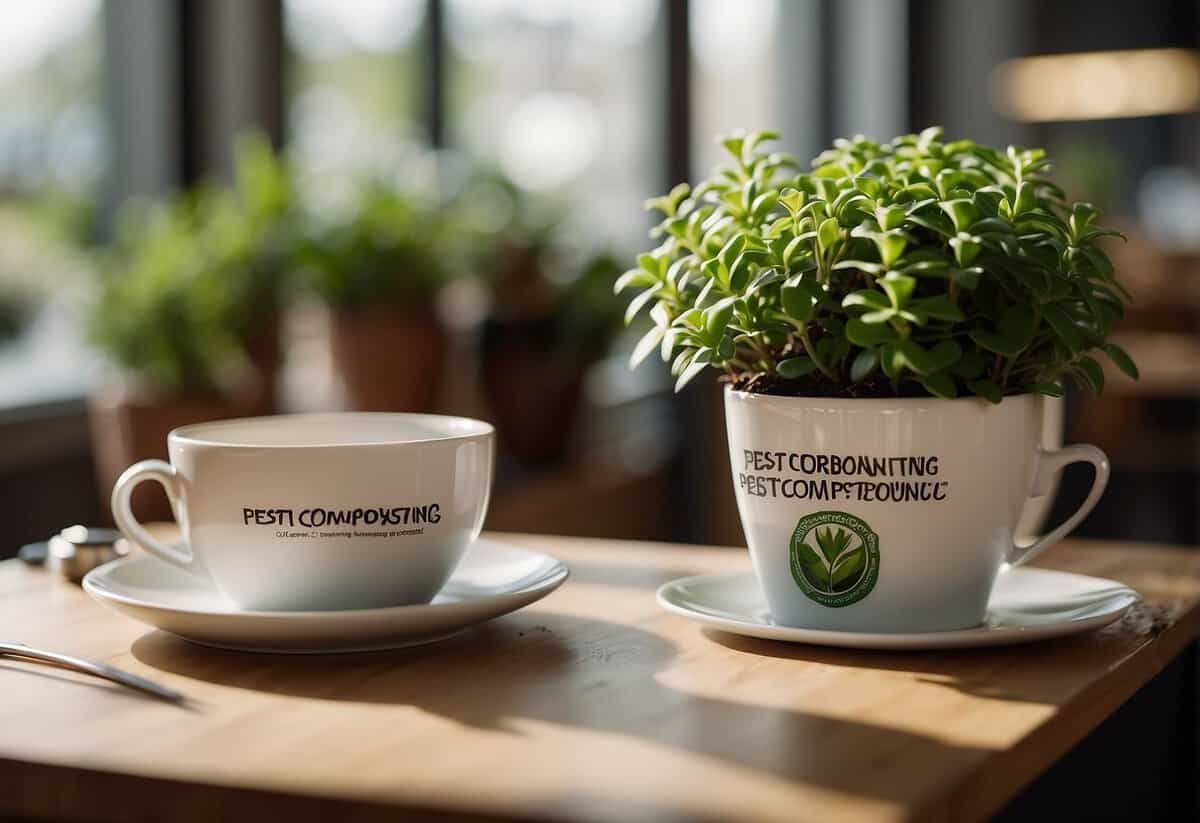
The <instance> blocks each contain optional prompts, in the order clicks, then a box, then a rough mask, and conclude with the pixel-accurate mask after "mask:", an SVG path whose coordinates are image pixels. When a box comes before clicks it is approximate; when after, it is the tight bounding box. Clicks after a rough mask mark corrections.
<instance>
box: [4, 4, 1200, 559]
mask: <svg viewBox="0 0 1200 823" xmlns="http://www.w3.org/2000/svg"><path fill="white" fill-rule="evenodd" d="M1197 111H1200V4H1198V3H1197V2H1195V0H1142V2H1139V3H1137V4H1130V3H1127V2H1120V0H1056V2H1053V3H1046V2H1037V0H1007V2H1003V3H1002V2H961V0H957V1H956V0H741V1H740V2H728V0H604V2H571V0H12V2H9V3H6V5H5V21H4V25H3V26H2V27H0V514H2V515H3V521H4V522H5V523H6V524H7V527H8V529H9V530H10V534H9V535H8V538H9V539H6V540H5V541H3V543H0V556H6V555H8V554H11V553H13V552H15V550H16V548H17V547H18V546H19V545H21V544H22V543H23V542H27V541H31V540H35V539H44V538H45V537H47V536H48V535H49V534H51V533H52V532H55V531H57V530H58V529H60V528H62V527H63V526H65V525H68V524H70V523H75V522H87V523H102V522H106V521H107V520H108V515H107V511H106V502H105V501H106V499H107V493H108V489H110V488H111V485H112V481H113V479H114V478H115V476H116V474H117V473H118V472H119V471H120V469H122V468H124V467H125V466H126V465H128V464H129V463H132V462H134V461H135V460H137V459H141V458H145V457H152V456H165V437H166V433H167V431H169V430H170V429H171V428H173V427H174V426H176V425H180V424H183V423H186V422H190V421H193V420H199V419H211V418H217V417H229V416H242V415H247V414H263V413H270V412H278V411H303V410H320V409H345V408H360V409H392V410H430V411H443V412H451V413H459V414H467V415H472V416H478V417H483V418H485V419H488V420H492V421H494V422H495V423H496V424H497V427H498V430H499V433H500V438H501V446H502V455H501V458H500V461H499V465H498V477H497V487H496V494H495V497H494V502H493V506H492V512H491V514H490V516H489V520H488V526H489V527H490V528H494V529H513V530H527V531H537V532H555V533H567V534H577V535H598V536H617V537H632V538H652V539H677V540H689V541H698V542H709V543H727V544H735V545H736V544H741V543H742V536H741V530H740V527H739V525H738V523H737V515H736V510H735V507H734V502H733V493H732V485H731V481H730V478H729V475H728V466H727V456H726V454H725V434H724V423H723V419H722V415H721V411H720V397H719V389H718V387H717V386H716V384H715V382H713V381H711V380H708V381H704V380H697V381H696V384H694V385H693V386H691V387H689V389H688V390H687V391H686V392H684V393H683V394H681V395H678V396H676V395H673V394H672V392H671V384H670V381H669V380H668V378H667V375H666V373H665V369H661V368H660V369H658V370H656V368H655V367H654V366H653V365H649V364H647V365H645V366H643V367H641V368H640V369H638V370H637V371H635V372H630V371H629V370H628V369H627V368H626V360H627V357H628V351H629V348H630V346H631V342H632V341H633V340H636V339H637V336H638V335H637V330H636V329H634V330H632V331H627V330H625V329H624V328H623V323H622V320H621V315H622V306H621V304H620V302H618V301H616V300H615V299H614V298H613V297H612V294H611V292H612V290H611V283H612V280H613V278H614V277H615V275H616V274H617V273H618V272H619V271H621V270H623V269H624V268H626V267H628V265H629V261H631V260H632V258H633V256H634V255H635V254H636V253H637V252H639V251H642V250H644V249H647V248H649V241H647V240H646V237H645V233H646V230H647V229H648V228H649V225H650V219H649V217H648V216H647V215H646V214H645V213H644V212H643V210H642V205H641V204H642V201H643V199H645V198H646V197H650V196H653V195H656V194H659V193H661V192H663V191H666V190H667V189H668V188H669V187H670V186H671V185H673V184H674V183H677V182H679V181H682V180H692V179H696V178H697V177H698V176H700V175H702V174H704V173H706V172H707V171H708V170H709V168H710V167H711V165H712V164H713V163H714V162H715V161H716V159H717V145H716V142H715V139H714V138H715V136H716V135H717V134H718V133H720V132H728V131H731V130H733V129H737V128H745V129H747V130H753V129H759V128H772V129H776V130H778V131H780V132H781V133H782V134H783V135H784V139H783V142H782V146H781V147H782V148H783V149H785V150H787V151H790V152H793V153H794V154H795V155H796V156H797V157H800V158H809V157H812V156H814V155H815V154H816V153H817V152H818V151H819V150H820V149H821V148H822V147H823V146H824V145H825V144H827V143H828V142H829V141H830V140H831V139H832V138H833V137H835V136H838V135H850V134H854V133H864V134H867V135H870V136H873V137H876V138H882V139H888V138H890V137H892V136H894V135H896V134H899V133H903V132H907V131H913V130H919V129H921V128H923V127H925V126H927V125H931V124H942V125H944V126H945V127H946V131H947V135H948V136H952V137H958V136H962V137H971V138H973V139H975V140H978V141H980V142H986V143H994V144H999V145H1005V144H1008V143H1017V144H1025V145H1044V146H1046V147H1047V148H1048V149H1049V151H1050V153H1051V155H1052V156H1053V157H1054V158H1055V159H1056V160H1057V169H1058V176H1059V178H1060V181H1061V182H1062V183H1063V184H1064V185H1065V187H1066V189H1067V190H1068V194H1069V195H1070V196H1071V197H1073V198H1076V199H1086V200H1090V201H1092V202H1094V203H1095V204H1097V205H1098V206H1100V207H1101V208H1103V209H1104V210H1105V212H1106V216H1107V221H1108V222H1109V223H1110V224H1112V225H1114V226H1116V227H1119V228H1121V229H1122V230H1123V231H1125V232H1126V233H1127V234H1128V236H1129V242H1128V243H1127V244H1123V245H1121V244H1118V245H1116V246H1114V247H1113V248H1112V249H1111V253H1112V255H1113V257H1114V260H1115V262H1116V264H1117V269H1118V272H1119V273H1120V274H1121V275H1122V276H1123V277H1124V279H1125V282H1126V283H1127V285H1128V286H1129V288H1130V290H1131V291H1132V292H1133V294H1134V306H1133V310H1132V311H1131V312H1130V313H1129V316H1128V317H1127V319H1126V320H1125V321H1124V324H1123V326H1122V327H1121V329H1120V332H1119V339H1120V343H1121V344H1122V345H1123V346H1124V347H1125V348H1126V349H1128V350H1129V351H1130V352H1131V353H1132V355H1133V356H1134V358H1135V359H1136V360H1137V361H1138V364H1139V366H1140V368H1141V372H1142V379H1141V381H1140V382H1138V383H1133V382H1131V381H1128V380H1124V379H1120V378H1119V377H1117V376H1115V375H1113V377H1114V379H1112V380H1110V381H1109V383H1108V386H1109V388H1108V390H1107V392H1106V394H1105V396H1104V397H1103V399H1101V400H1095V399H1091V398H1087V397H1082V396H1078V395H1069V396H1068V397H1067V400H1066V402H1065V404H1064V406H1063V409H1062V414H1063V419H1064V421H1065V437H1066V439H1067V440H1086V441H1090V442H1093V443H1097V444H1098V445H1100V446H1101V447H1102V448H1104V449H1105V450H1106V451H1107V452H1108V453H1109V455H1110V456H1111V458H1112V462H1113V466H1114V475H1113V481H1112V483H1111V484H1110V487H1109V491H1108V493H1107V495H1106V496H1105V498H1104V500H1103V501H1102V502H1101V504H1100V506H1099V507H1098V508H1097V509H1096V510H1095V512H1094V513H1093V514H1092V516H1091V517H1090V518H1089V520H1088V521H1087V522H1086V524H1085V525H1084V527H1083V528H1082V530H1081V532H1082V533H1083V534H1085V535H1088V536H1096V537H1112V538H1126V539H1135V540H1154V541H1168V542H1176V543H1187V544H1194V543H1198V542H1200V535H1198V534H1197V532H1198V528H1200V514H1198V513H1197V508H1198V507H1197V503H1198V502H1200V495H1198V472H1200V448H1198V443H1197V441H1198V435H1200V428H1198V424H1200V419H1198V415H1197V397H1198V396H1200V337H1197V318H1198V316H1200V128H1198V126H1200V119H1198V117H1197ZM1085 471H1086V470H1084V469H1080V472H1081V476H1078V477H1076V476H1075V475H1074V474H1070V473H1069V474H1068V475H1067V477H1066V478H1065V480H1064V483H1063V487H1062V489H1061V490H1060V494H1059V495H1058V498H1057V507H1058V508H1059V509H1060V510H1064V511H1066V510H1070V509H1071V508H1073V507H1074V505H1075V504H1076V503H1077V502H1078V500H1079V498H1080V497H1081V496H1082V494H1083V491H1084V490H1085V489H1086V487H1087V484H1088V482H1089V478H1088V477H1087V476H1086V475H1084V474H1083V473H1084V472H1085ZM139 491H141V492H143V493H144V495H145V496H144V497H143V498H141V499H139V500H138V501H137V505H138V508H139V509H140V510H141V513H142V515H143V516H144V517H157V518H165V517H166V516H168V514H169V512H168V511H167V509H166V505H165V498H162V497H161V493H160V492H159V491H158V490H157V489H153V490H151V489H148V488H146V487H143V488H142V489H140V490H139Z"/></svg>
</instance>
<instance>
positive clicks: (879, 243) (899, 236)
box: [871, 231, 908, 268]
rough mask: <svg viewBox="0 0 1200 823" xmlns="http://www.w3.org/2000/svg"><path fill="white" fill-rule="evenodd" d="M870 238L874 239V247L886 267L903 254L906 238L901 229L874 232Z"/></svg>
mask: <svg viewBox="0 0 1200 823" xmlns="http://www.w3.org/2000/svg"><path fill="white" fill-rule="evenodd" d="M871 239H872V240H874V241H875V248H876V250H878V252H879V260H880V262H882V263H883V265H884V266H887V267H888V268H890V267H891V266H892V265H893V264H894V263H895V262H896V261H897V260H899V259H900V256H901V255H902V254H904V249H905V247H906V246H907V245H908V238H907V237H906V236H905V234H904V232H902V231H890V232H886V233H880V234H876V235H874V236H873V237H872V238H871Z"/></svg>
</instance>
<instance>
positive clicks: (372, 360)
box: [330, 309, 449, 412]
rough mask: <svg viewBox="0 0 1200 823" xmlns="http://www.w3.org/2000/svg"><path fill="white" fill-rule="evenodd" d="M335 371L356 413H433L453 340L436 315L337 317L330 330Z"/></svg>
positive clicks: (375, 312) (392, 312) (382, 312)
mask: <svg viewBox="0 0 1200 823" xmlns="http://www.w3.org/2000/svg"><path fill="white" fill-rule="evenodd" d="M330 334H331V340H330V349H331V353H332V355H333V367H334V369H336V370H337V373H338V375H339V376H340V377H341V378H342V382H343V385H344V386H345V389H346V400H347V402H348V404H349V406H350V408H352V409H355V410H357V411H393V412H398V411H407V412H427V411H432V410H433V409H434V408H435V407H436V404H437V401H438V399H439V395H440V393H441V387H442V381H443V377H444V371H445V368H446V350H447V348H448V346H449V336H448V335H447V333H446V330H445V328H444V327H443V326H442V324H441V322H440V321H439V320H438V318H437V315H435V314H434V313H433V312H432V311H423V312H418V311H404V310H400V309H368V310H366V311H358V312H338V313H336V314H335V315H334V316H333V321H332V323H331V324H330Z"/></svg>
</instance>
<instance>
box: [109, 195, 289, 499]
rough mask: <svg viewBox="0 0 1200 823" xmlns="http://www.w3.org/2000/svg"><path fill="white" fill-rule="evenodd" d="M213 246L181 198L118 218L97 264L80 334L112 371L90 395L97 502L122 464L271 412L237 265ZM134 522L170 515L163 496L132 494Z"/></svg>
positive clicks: (239, 263) (236, 257)
mask: <svg viewBox="0 0 1200 823" xmlns="http://www.w3.org/2000/svg"><path fill="white" fill-rule="evenodd" d="M210 241H214V238H213V237H212V234H211V233H206V232H205V231H204V230H203V229H202V228H201V224H199V223H198V222H197V220H196V210H195V207H194V205H193V204H191V203H190V202H189V201H187V200H183V201H180V202H178V203H175V204H173V205H170V206H160V207H156V208H153V209H151V210H149V211H143V212H140V213H138V214H137V215H130V214H127V215H126V220H125V221H124V223H123V230H122V231H121V233H120V235H119V237H118V240H117V242H116V244H115V246H114V248H113V250H112V251H111V252H110V254H109V255H108V257H107V259H106V261H105V263H104V265H103V267H102V269H103V270H102V273H101V274H102V279H101V283H100V286H99V293H98V295H97V296H96V299H95V300H94V302H93V304H92V306H91V316H90V318H89V332H90V337H91V340H92V342H93V344H94V345H95V346H96V347H97V348H98V349H99V350H100V352H101V353H102V354H103V355H104V356H105V358H106V359H107V360H108V361H109V363H110V365H111V366H112V367H113V368H112V370H111V371H110V372H109V373H108V374H107V375H106V376H105V378H104V379H103V380H101V381H100V382H99V384H98V385H97V387H96V389H95V390H94V391H93V393H92V396H91V398H90V409H89V418H90V424H91V431H92V444H93V454H94V457H95V461H96V472H97V478H98V482H99V487H100V493H101V496H102V497H107V495H108V494H109V493H110V492H111V490H112V486H113V483H114V482H115V480H116V478H117V476H118V475H119V474H120V472H121V471H122V470H124V469H125V467H127V466H129V465H130V464H132V463H135V462H137V461H138V460H142V459H145V458H150V457H165V456H166V455H165V453H164V448H165V443H166V435H167V433H168V432H169V431H170V430H171V429H173V428H176V427H177V426H181V425H184V424H186V423H193V422H197V421H201V420H212V419H218V418H228V417H244V416H253V415H260V414H267V413H270V411H271V410H272V409H271V405H270V392H269V391H267V390H266V389H265V386H264V376H263V375H262V374H260V373H259V372H258V370H257V369H256V368H255V366H254V364H253V363H252V361H251V358H250V356H249V353H248V348H247V343H248V341H249V340H251V339H253V337H254V329H253V328H252V327H248V326H247V325H246V324H245V322H244V321H245V318H246V315H247V309H246V307H245V306H244V305H243V304H242V303H243V301H244V299H245V298H246V294H245V292H244V291H243V290H242V289H241V288H240V287H239V285H238V284H239V283H242V282H243V278H244V271H243V269H242V264H243V262H244V259H243V257H242V255H241V254H240V253H238V254H230V253H229V249H228V248H227V247H226V246H224V245H223V244H221V243H218V242H215V241H214V242H210ZM134 504H135V507H136V508H137V510H138V512H139V515H140V516H142V517H144V518H148V519H169V517H170V510H169V508H168V506H167V504H166V499H165V497H162V496H159V495H148V496H142V495H139V496H137V497H135V500H134Z"/></svg>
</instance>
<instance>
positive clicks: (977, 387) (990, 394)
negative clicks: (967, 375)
mask: <svg viewBox="0 0 1200 823" xmlns="http://www.w3.org/2000/svg"><path fill="white" fill-rule="evenodd" d="M967 388H968V389H970V390H971V391H972V393H974V394H977V395H979V396H980V397H983V398H986V399H987V401H988V402H989V403H999V402H1000V401H1001V400H1003V399H1004V392H1002V391H1000V387H999V386H997V385H996V384H995V383H993V382H992V381H991V380H972V381H970V382H969V383H967Z"/></svg>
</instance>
